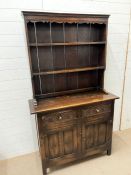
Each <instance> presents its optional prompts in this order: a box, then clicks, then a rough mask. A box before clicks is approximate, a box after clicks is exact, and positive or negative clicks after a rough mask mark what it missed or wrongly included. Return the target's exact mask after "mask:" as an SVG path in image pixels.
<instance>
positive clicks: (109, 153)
mask: <svg viewBox="0 0 131 175" xmlns="http://www.w3.org/2000/svg"><path fill="white" fill-rule="evenodd" d="M107 155H108V156H110V155H111V147H109V148H108V150H107Z"/></svg>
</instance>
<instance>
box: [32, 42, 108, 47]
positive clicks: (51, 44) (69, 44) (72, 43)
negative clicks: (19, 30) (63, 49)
mask: <svg viewBox="0 0 131 175" xmlns="http://www.w3.org/2000/svg"><path fill="white" fill-rule="evenodd" d="M93 44H94V45H95V44H106V41H99V42H68V43H37V44H36V43H30V44H29V46H77V45H93Z"/></svg>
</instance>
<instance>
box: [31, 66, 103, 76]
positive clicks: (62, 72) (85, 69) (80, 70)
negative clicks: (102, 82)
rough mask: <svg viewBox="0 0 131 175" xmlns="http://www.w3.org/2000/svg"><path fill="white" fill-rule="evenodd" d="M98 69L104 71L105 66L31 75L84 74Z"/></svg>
mask: <svg viewBox="0 0 131 175" xmlns="http://www.w3.org/2000/svg"><path fill="white" fill-rule="evenodd" d="M98 69H105V66H94V67H84V68H75V69H62V70H55V71H46V72H37V73H33V75H51V74H64V73H72V72H84V71H90V70H98Z"/></svg>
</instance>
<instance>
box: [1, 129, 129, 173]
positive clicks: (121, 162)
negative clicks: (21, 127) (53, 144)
mask: <svg viewBox="0 0 131 175" xmlns="http://www.w3.org/2000/svg"><path fill="white" fill-rule="evenodd" d="M48 174H49V175H88V174H89V175H131V129H128V130H124V131H121V132H114V134H113V145H112V155H111V156H107V155H102V156H97V157H95V158H93V159H89V160H85V161H82V162H79V163H75V164H71V165H70V166H68V167H63V168H61V169H55V170H50V171H49V173H48ZM0 175H42V170H41V163H40V157H39V153H38V152H37V153H32V154H28V155H25V156H21V157H16V158H13V159H9V160H4V161H1V162H0Z"/></svg>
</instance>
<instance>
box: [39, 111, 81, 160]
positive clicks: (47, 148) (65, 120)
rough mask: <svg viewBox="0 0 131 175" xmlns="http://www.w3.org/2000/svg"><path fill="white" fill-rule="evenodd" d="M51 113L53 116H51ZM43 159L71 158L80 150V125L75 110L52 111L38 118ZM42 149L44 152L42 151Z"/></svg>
mask: <svg viewBox="0 0 131 175" xmlns="http://www.w3.org/2000/svg"><path fill="white" fill-rule="evenodd" d="M52 115H53V117H52ZM38 124H39V128H41V129H40V133H39V135H40V138H41V141H40V142H41V148H42V154H43V158H44V159H48V160H51V159H54V158H55V160H56V159H57V158H62V157H63V156H67V157H68V156H70V160H71V158H73V157H74V156H75V155H76V154H78V153H79V152H81V135H80V131H81V125H80V122H79V118H77V115H76V112H75V111H71V110H69V111H66V112H62V113H53V114H49V116H48V115H46V116H45V117H44V116H43V117H42V118H38ZM43 150H44V152H43Z"/></svg>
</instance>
